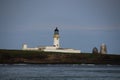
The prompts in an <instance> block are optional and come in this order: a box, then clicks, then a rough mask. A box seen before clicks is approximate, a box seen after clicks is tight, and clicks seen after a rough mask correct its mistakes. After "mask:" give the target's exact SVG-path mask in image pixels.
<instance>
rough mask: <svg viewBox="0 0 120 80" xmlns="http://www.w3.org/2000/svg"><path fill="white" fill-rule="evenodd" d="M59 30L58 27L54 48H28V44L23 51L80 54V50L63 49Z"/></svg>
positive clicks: (55, 32) (54, 36) (24, 45)
mask: <svg viewBox="0 0 120 80" xmlns="http://www.w3.org/2000/svg"><path fill="white" fill-rule="evenodd" d="M59 38H60V35H59V30H58V28H57V27H56V28H55V30H54V34H53V46H40V47H34V48H28V47H27V44H23V47H22V50H36V51H44V52H61V53H80V52H81V51H80V50H75V49H70V48H61V47H60V42H59Z"/></svg>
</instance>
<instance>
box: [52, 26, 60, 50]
mask: <svg viewBox="0 0 120 80" xmlns="http://www.w3.org/2000/svg"><path fill="white" fill-rule="evenodd" d="M59 38H60V36H59V30H58V28H57V27H56V29H55V30H54V35H53V40H54V41H53V45H54V46H55V47H56V48H59V47H60V44H59Z"/></svg>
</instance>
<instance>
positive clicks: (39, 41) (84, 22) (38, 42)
mask: <svg viewBox="0 0 120 80" xmlns="http://www.w3.org/2000/svg"><path fill="white" fill-rule="evenodd" d="M56 27H58V28H59V30H60V45H61V47H63V48H74V49H80V50H81V51H82V52H92V49H93V47H97V48H98V50H100V45H101V44H102V43H105V44H106V45H107V49H108V53H110V54H120V0H0V49H21V48H22V44H23V43H27V44H28V46H29V47H36V46H43V45H45V46H46V45H52V44H53V30H54V29H55V28H56Z"/></svg>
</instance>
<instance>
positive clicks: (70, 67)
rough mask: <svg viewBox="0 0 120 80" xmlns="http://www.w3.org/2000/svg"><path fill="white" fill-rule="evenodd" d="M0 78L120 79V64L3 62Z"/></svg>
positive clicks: (15, 79) (54, 79) (20, 79)
mask: <svg viewBox="0 0 120 80" xmlns="http://www.w3.org/2000/svg"><path fill="white" fill-rule="evenodd" d="M0 80H120V65H93V64H82V65H78V64H60V65H59V64H54V65H51V64H40V65H38V64H13V65H8V64H4V65H3V64H1V65H0Z"/></svg>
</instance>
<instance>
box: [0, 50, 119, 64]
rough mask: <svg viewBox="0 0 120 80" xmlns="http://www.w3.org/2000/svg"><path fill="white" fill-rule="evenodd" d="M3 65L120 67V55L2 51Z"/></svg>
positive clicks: (0, 53)
mask: <svg viewBox="0 0 120 80" xmlns="http://www.w3.org/2000/svg"><path fill="white" fill-rule="evenodd" d="M0 63H1V64H14V63H32V64H115V65H120V55H110V54H92V53H79V54H76V53H58V52H41V51H24V50H0Z"/></svg>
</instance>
